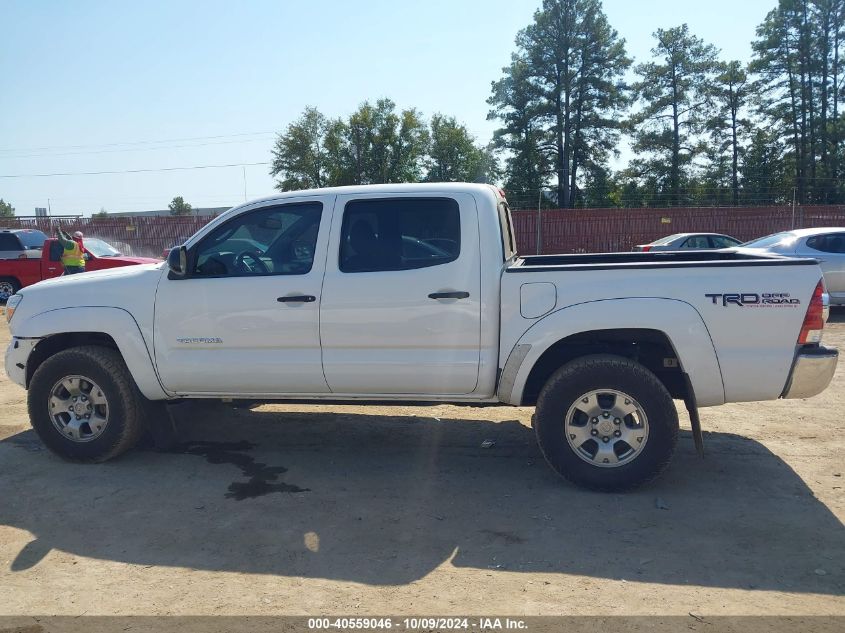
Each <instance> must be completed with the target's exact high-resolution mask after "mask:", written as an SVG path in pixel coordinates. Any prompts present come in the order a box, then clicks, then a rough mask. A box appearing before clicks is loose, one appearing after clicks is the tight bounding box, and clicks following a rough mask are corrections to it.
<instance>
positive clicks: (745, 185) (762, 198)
mask: <svg viewBox="0 0 845 633" xmlns="http://www.w3.org/2000/svg"><path fill="white" fill-rule="evenodd" d="M786 154H787V148H786V144H785V143H784V141H783V139H781V138H780V134H779V133H778V132H777V131H776V130H770V129H765V128H758V129H756V130H755V131H754V132H753V133H751V135H750V141H749V143H748V146H747V148H746V149H745V152H744V153H743V156H742V164H741V167H740V172H741V174H742V179H741V182H740V184H741V201H742V203H743V204H749V205H753V204H785V203H787V202H791V201H792V187H793V184H792V183H793V179H792V177H791V176H792V174H791V173H790V171H792V170H793V169H794V166H793V165H792V159H791V158H785V155H786Z"/></svg>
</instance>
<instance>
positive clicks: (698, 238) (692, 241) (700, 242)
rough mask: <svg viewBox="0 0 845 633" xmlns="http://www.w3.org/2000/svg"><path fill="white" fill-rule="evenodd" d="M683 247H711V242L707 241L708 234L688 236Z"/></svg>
mask: <svg viewBox="0 0 845 633" xmlns="http://www.w3.org/2000/svg"><path fill="white" fill-rule="evenodd" d="M682 248H698V249H701V248H710V243H709V242H708V241H707V236H706V235H693V236H692V237H690V238H687V241H686V242H684V245H683V247H682Z"/></svg>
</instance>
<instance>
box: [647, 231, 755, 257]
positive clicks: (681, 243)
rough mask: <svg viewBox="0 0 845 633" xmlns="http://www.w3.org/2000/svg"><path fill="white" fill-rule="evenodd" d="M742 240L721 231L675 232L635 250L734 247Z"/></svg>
mask: <svg viewBox="0 0 845 633" xmlns="http://www.w3.org/2000/svg"><path fill="white" fill-rule="evenodd" d="M740 244H741V242H740V241H739V240H738V239H736V238H735V237H731V236H730V235H722V234H721V233H675V234H673V235H667V236H666V237H661V238H660V239H659V240H654V241H653V242H650V243H648V244H639V245H637V246H635V247H634V249H633V250H635V251H640V252H644V253H648V252H650V251H677V250H681V249H687V248H690V249H694V250H708V249H711V248H733V247H735V246H739V245H740Z"/></svg>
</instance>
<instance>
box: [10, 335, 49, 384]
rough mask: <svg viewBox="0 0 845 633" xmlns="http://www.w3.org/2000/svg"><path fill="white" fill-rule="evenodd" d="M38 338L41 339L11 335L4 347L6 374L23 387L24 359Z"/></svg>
mask: <svg viewBox="0 0 845 633" xmlns="http://www.w3.org/2000/svg"><path fill="white" fill-rule="evenodd" d="M39 340H41V339H37V338H14V337H13V338H12V340H11V341H9V346H8V347H7V348H6V375H7V376H8V377H9V379H10V380H11V381H12V382H14V383H16V384H18V385H20V386H21V387H23V388H24V389H26V361H27V359H28V358H29V355H30V354H31V353H32V348H34V347H35V345H36V344H37V343H38V341H39Z"/></svg>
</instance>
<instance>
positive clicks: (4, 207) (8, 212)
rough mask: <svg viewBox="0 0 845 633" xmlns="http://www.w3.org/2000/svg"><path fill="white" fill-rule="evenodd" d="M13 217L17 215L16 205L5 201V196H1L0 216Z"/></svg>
mask: <svg viewBox="0 0 845 633" xmlns="http://www.w3.org/2000/svg"><path fill="white" fill-rule="evenodd" d="M13 217H15V207H13V206H12V204H11V203H10V202H4V201H3V198H0V218H13Z"/></svg>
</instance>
